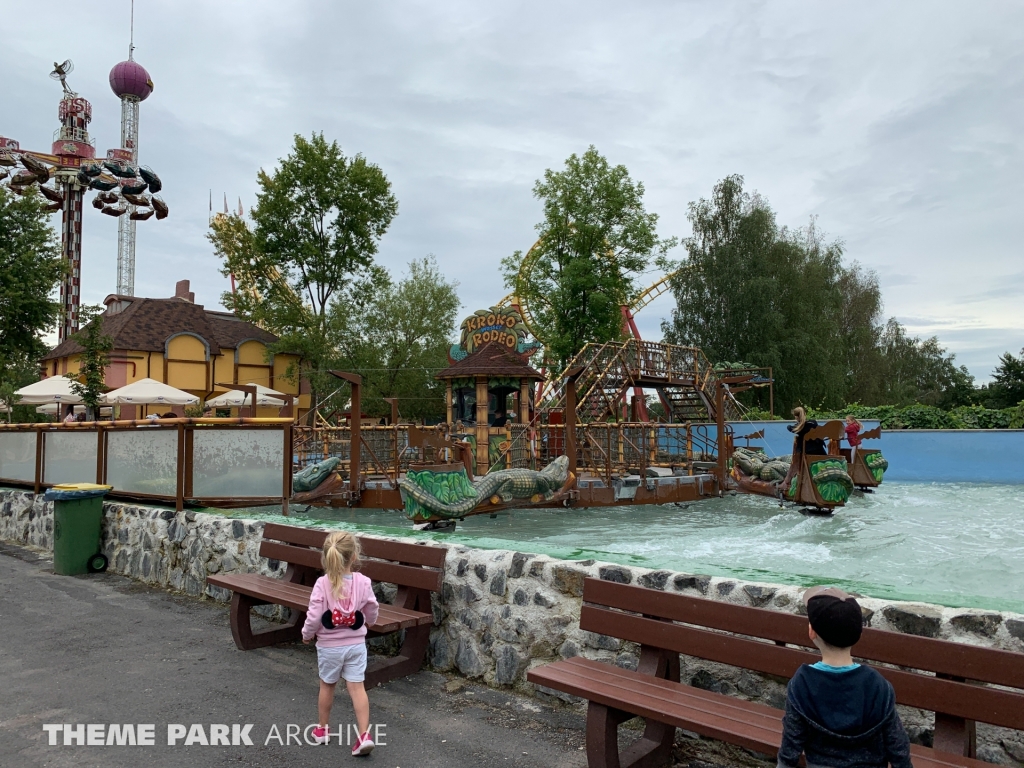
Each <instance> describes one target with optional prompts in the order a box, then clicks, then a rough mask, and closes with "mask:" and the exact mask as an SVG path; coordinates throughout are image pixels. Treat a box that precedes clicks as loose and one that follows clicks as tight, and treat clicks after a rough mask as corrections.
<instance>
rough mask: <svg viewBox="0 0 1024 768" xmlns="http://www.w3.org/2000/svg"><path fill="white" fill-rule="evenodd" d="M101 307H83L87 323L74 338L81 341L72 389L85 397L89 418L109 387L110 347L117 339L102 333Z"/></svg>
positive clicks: (97, 411)
mask: <svg viewBox="0 0 1024 768" xmlns="http://www.w3.org/2000/svg"><path fill="white" fill-rule="evenodd" d="M102 310H103V308H102V307H99V306H85V307H82V308H81V310H80V312H81V317H82V320H83V322H84V323H85V327H84V328H83V329H82V330H81V331H79V332H78V333H76V334H75V336H74V339H75V341H77V342H78V343H79V344H81V345H82V353H81V355H79V363H78V379H77V381H72V382H71V391H72V392H74V393H75V394H76V395H78V396H79V397H80V398H82V403H83V404H84V405H85V408H86V414H87V415H86V418H88V419H89V420H90V421H92V420H93V419H95V418H96V415H97V414H98V413H99V402H100V395H102V394H103V392H104V391H106V385H105V378H106V377H105V372H106V369H107V366H108V365H110V351H111V350H112V349H113V348H114V340H113V339H111V338H110V337H109V336H107V335H106V334H105V333H103V317H102Z"/></svg>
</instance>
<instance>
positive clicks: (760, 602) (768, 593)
mask: <svg viewBox="0 0 1024 768" xmlns="http://www.w3.org/2000/svg"><path fill="white" fill-rule="evenodd" d="M743 591H744V592H745V593H746V594H747V597H748V598H749V599H750V604H751V605H752V606H754V607H755V608H761V607H763V606H765V605H767V604H768V603H769V602H770V601H771V599H772V598H773V597H775V594H776V592H778V590H776V589H773V588H772V587H762V586H758V585H757V584H745V585H744V586H743Z"/></svg>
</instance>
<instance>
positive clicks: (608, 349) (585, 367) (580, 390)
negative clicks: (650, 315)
mask: <svg viewBox="0 0 1024 768" xmlns="http://www.w3.org/2000/svg"><path fill="white" fill-rule="evenodd" d="M576 369H579V370H580V371H581V373H580V375H579V377H578V378H577V380H576V402H577V406H576V418H577V420H578V421H579V422H581V423H586V422H593V421H606V420H608V419H609V418H610V417H612V418H614V417H620V418H621V414H622V407H623V401H624V396H625V395H626V393H627V392H628V391H629V390H630V389H631V388H634V387H643V388H646V389H655V390H657V392H658V394H659V396H660V398H661V401H662V403H663V405H664V406H665V409H666V411H667V412H668V414H669V417H670V420H671V421H672V422H675V423H683V422H713V421H715V417H716V413H715V388H716V385H717V383H718V380H719V374H718V372H716V371H715V369H714V367H713V366H712V365H711V363H710V362H709V361H708V359H707V358H706V357H704V355H703V353H702V352H701V351H700V350H699V349H697V348H695V347H681V346H676V345H673V344H661V343H658V342H652V341H640V340H637V339H630V340H628V341H614V342H608V343H606V344H596V343H590V344H587V345H586V346H585V347H584V348H583V349H582V350H580V352H579V354H577V355H576V357H574V358H573V360H572V361H571V362H570V363H569V365H568V366H566V370H576ZM565 399H566V391H565V383H564V381H561V380H560V381H556V382H554V384H553V386H552V387H551V389H550V390H549V395H548V398H547V399H546V401H545V402H544V403H543V404H542V406H541V407H542V408H544V409H551V408H564V407H565ZM728 411H729V408H728V405H727V413H726V418H730V417H731V415H732V414H731V413H729V412H728Z"/></svg>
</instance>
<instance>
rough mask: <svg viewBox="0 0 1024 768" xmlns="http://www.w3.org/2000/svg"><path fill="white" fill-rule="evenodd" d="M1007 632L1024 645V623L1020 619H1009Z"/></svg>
mask: <svg viewBox="0 0 1024 768" xmlns="http://www.w3.org/2000/svg"><path fill="white" fill-rule="evenodd" d="M1006 631H1007V632H1009V633H1010V637H1015V638H1017V639H1018V640H1020V641H1021V642H1022V643H1024V621H1021V620H1020V619H1007V620H1006Z"/></svg>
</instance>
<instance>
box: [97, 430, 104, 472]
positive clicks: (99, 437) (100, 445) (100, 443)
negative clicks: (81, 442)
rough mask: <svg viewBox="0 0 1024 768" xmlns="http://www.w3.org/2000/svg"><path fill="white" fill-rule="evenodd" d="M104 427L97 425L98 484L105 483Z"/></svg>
mask: <svg viewBox="0 0 1024 768" xmlns="http://www.w3.org/2000/svg"><path fill="white" fill-rule="evenodd" d="M103 435H104V429H103V427H100V426H97V427H96V485H102V484H103V443H104V440H103Z"/></svg>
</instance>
